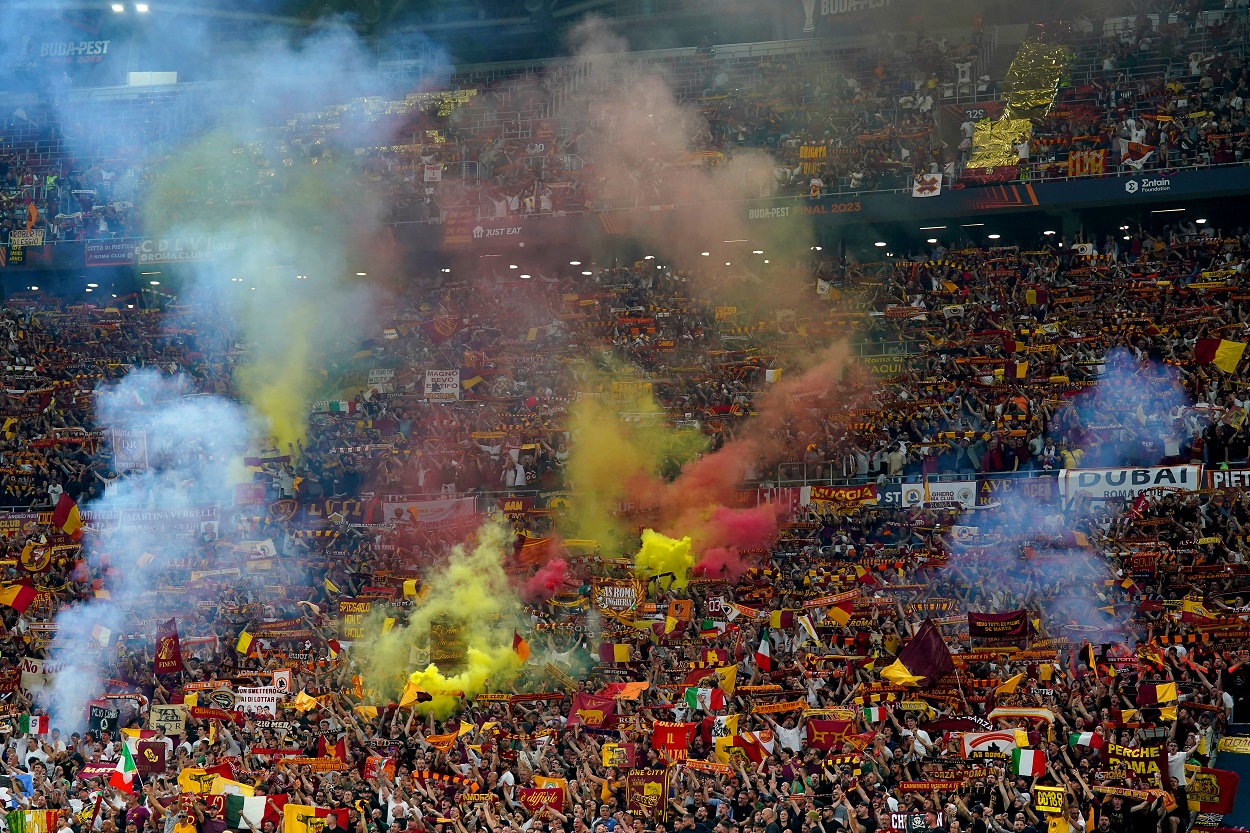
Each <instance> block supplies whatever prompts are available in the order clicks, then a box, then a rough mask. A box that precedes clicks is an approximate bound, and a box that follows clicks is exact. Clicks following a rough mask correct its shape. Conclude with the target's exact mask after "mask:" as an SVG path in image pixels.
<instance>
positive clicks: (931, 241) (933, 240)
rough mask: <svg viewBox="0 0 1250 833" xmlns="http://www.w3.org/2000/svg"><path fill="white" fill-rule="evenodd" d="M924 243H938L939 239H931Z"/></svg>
mask: <svg viewBox="0 0 1250 833" xmlns="http://www.w3.org/2000/svg"><path fill="white" fill-rule="evenodd" d="M924 242H926V243H936V242H937V238H936V237H930V238H929V239H928V240H926V241H924Z"/></svg>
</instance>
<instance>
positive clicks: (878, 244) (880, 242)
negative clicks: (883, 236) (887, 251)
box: [872, 240, 885, 249]
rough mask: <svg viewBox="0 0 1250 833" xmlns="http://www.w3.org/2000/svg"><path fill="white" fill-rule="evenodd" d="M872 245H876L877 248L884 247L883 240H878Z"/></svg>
mask: <svg viewBox="0 0 1250 833" xmlns="http://www.w3.org/2000/svg"><path fill="white" fill-rule="evenodd" d="M872 245H874V246H876V247H877V248H878V249H884V248H885V241H884V240H878V241H877V242H876V243H873V244H872Z"/></svg>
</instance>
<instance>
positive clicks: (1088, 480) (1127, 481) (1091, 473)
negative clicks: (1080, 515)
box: [1059, 466, 1202, 502]
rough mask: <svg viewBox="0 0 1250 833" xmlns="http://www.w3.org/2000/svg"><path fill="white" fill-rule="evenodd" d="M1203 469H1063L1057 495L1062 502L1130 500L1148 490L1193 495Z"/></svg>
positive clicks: (1060, 473)
mask: <svg viewBox="0 0 1250 833" xmlns="http://www.w3.org/2000/svg"><path fill="white" fill-rule="evenodd" d="M1201 473H1202V466H1142V467H1140V468H1125V469H1064V470H1062V471H1061V472H1059V494H1061V495H1062V496H1063V499H1064V501H1065V502H1070V501H1072V500H1074V499H1076V498H1077V497H1081V496H1085V497H1089V498H1092V499H1093V500H1095V501H1104V500H1116V499H1119V500H1132V499H1133V498H1135V497H1137V496H1138V495H1140V494H1141V493H1142V492H1147V491H1150V490H1151V489H1177V490H1180V491H1183V492H1192V491H1193V490H1195V489H1199V488H1201V487H1202V479H1201Z"/></svg>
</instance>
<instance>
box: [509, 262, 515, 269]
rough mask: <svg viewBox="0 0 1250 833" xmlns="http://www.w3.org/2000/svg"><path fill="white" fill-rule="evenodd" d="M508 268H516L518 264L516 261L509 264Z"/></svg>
mask: <svg viewBox="0 0 1250 833" xmlns="http://www.w3.org/2000/svg"><path fill="white" fill-rule="evenodd" d="M508 268H509V269H515V268H516V264H515V263H509V264H508Z"/></svg>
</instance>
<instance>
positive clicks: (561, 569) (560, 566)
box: [525, 558, 569, 601]
mask: <svg viewBox="0 0 1250 833" xmlns="http://www.w3.org/2000/svg"><path fill="white" fill-rule="evenodd" d="M568 575H569V563H568V562H567V561H565V560H564V559H563V558H553V559H551V560H550V561H548V562H547V563H546V564H544V565H543V566H542V567H540V568H539V570H538V572H536V573H534V575H533V576H531V577H530V580H529V581H527V582H526V583H525V598H527V599H529V600H530V601H537V600H540V599H544V600H545V599H550V598H551V597H552V596H554V595H555V594H556V593H558V592H559V591H560V588H562V587H563V586H564V580H565V579H566V578H568Z"/></svg>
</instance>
